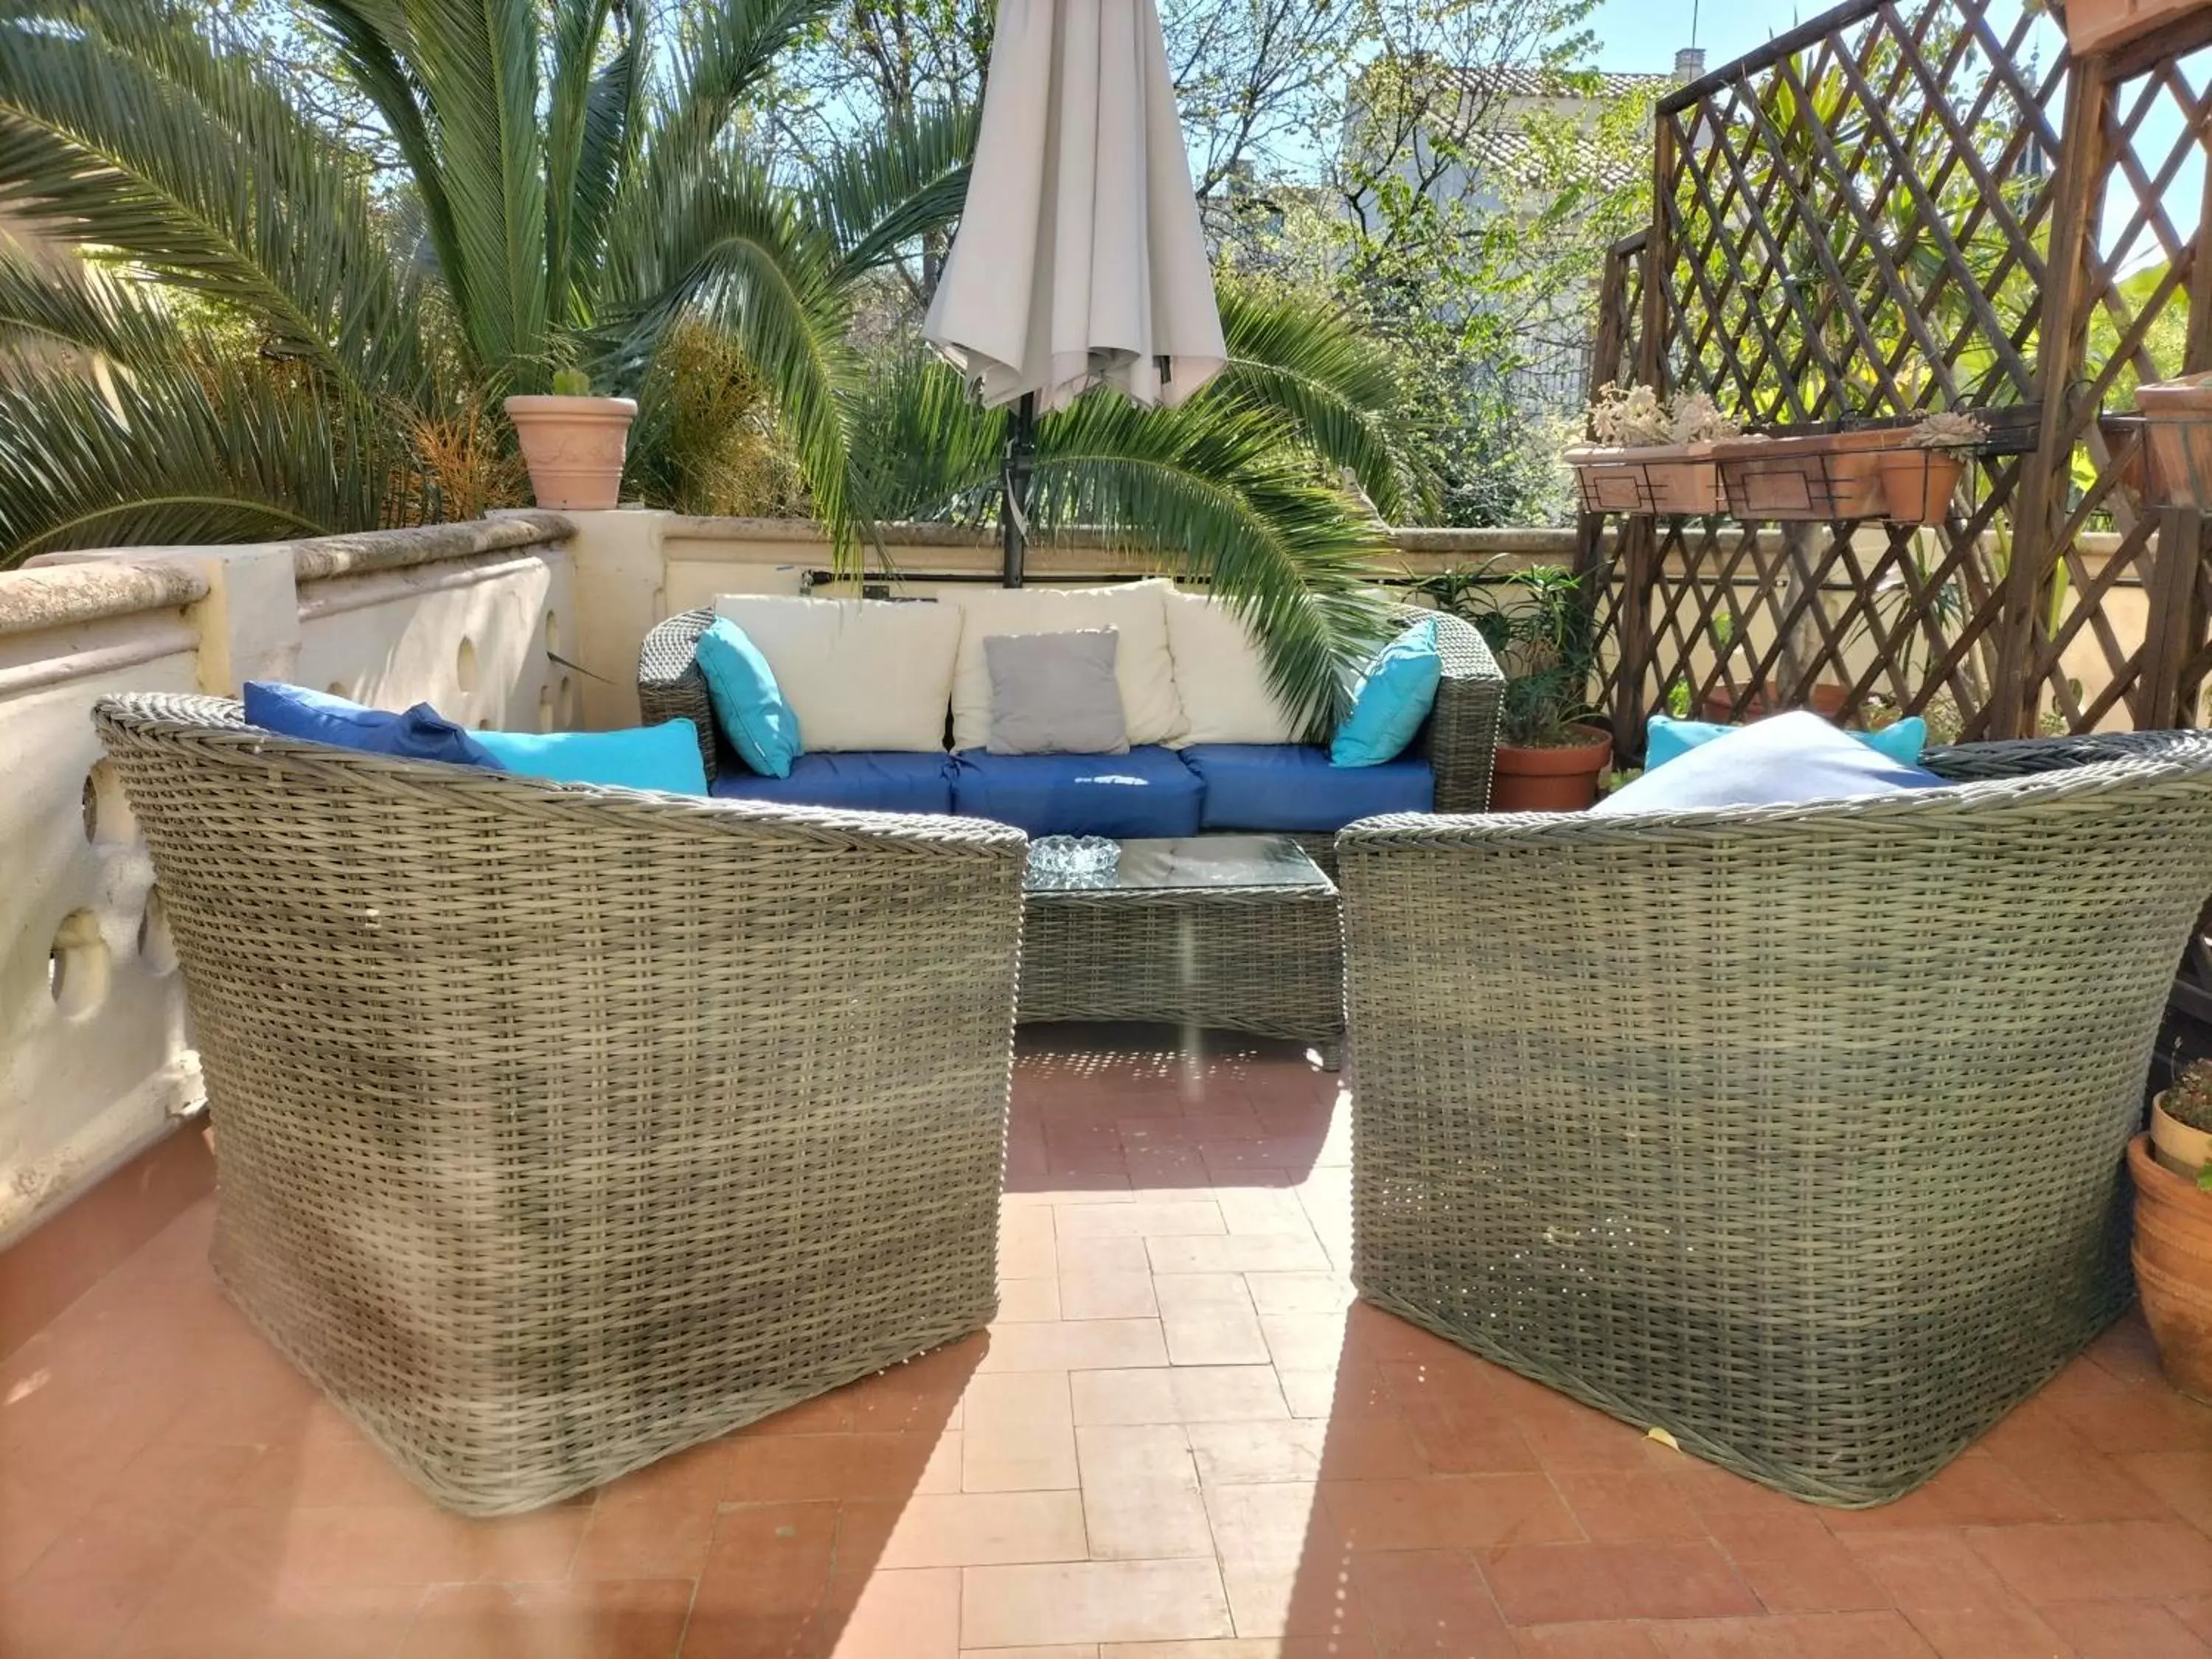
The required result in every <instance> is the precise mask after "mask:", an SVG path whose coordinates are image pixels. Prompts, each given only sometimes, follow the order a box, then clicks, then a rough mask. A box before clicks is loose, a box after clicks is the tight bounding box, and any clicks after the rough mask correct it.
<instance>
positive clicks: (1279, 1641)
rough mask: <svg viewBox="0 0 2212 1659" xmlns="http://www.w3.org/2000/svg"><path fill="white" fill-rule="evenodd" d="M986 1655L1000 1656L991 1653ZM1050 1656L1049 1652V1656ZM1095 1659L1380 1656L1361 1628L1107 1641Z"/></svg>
mask: <svg viewBox="0 0 2212 1659" xmlns="http://www.w3.org/2000/svg"><path fill="white" fill-rule="evenodd" d="M985 1659H1000V1656H999V1655H998V1654H995V1653H994V1654H990V1655H988V1656H985ZM1048 1659H1049V1656H1048ZM1098 1659H1379V1656H1378V1654H1377V1652H1376V1647H1375V1644H1374V1643H1373V1642H1372V1641H1370V1639H1369V1638H1368V1636H1367V1633H1366V1632H1364V1631H1356V1630H1349V1629H1347V1630H1343V1631H1339V1632H1334V1634H1331V1635H1328V1636H1266V1637H1231V1638H1227V1639H1226V1640H1224V1641H1218V1642H1109V1643H1106V1644H1104V1645H1103V1646H1102V1647H1101V1648H1100V1649H1099V1650H1098Z"/></svg>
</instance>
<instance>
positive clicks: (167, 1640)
mask: <svg viewBox="0 0 2212 1659" xmlns="http://www.w3.org/2000/svg"><path fill="white" fill-rule="evenodd" d="M430 1594H431V1592H430V1590H429V1589H426V1588H425V1587H423V1586H422V1585H415V1584H410V1585H370V1586H349V1587H343V1588H325V1589H323V1590H322V1591H321V1592H320V1593H319V1594H318V1595H314V1596H313V1597H312V1598H309V1597H302V1596H301V1595H299V1594H298V1593H297V1592H296V1590H295V1589H280V1590H277V1591H275V1592H270V1591H268V1590H266V1589H263V1590H261V1591H260V1592H259V1593H258V1594H250V1595H244V1596H235V1597H232V1598H229V1599H227V1600H225V1601H222V1602H220V1603H217V1602H216V1601H211V1600H208V1599H202V1600H201V1601H199V1602H198V1603H197V1606H196V1607H192V1608H191V1609H190V1610H185V1609H180V1608H179V1607H176V1606H175V1605H173V1604H172V1603H170V1602H169V1601H166V1600H165V1599H164V1598H162V1597H161V1596H159V1595H157V1596H156V1597H155V1600H154V1601H151V1602H149V1604H148V1605H147V1607H146V1608H145V1610H144V1611H143V1612H142V1613H140V1614H139V1615H138V1617H137V1619H136V1620H133V1621H132V1623H131V1626H130V1628H129V1629H127V1630H125V1632H123V1635H122V1637H121V1638H120V1639H119V1640H118V1642H117V1644H116V1645H115V1647H114V1648H113V1650H112V1659H210V1656H215V1655H220V1656H222V1659H307V1656H310V1655H312V1656H313V1659H391V1656H392V1654H393V1653H394V1652H395V1651H397V1650H398V1646H399V1644H400V1643H401V1641H402V1640H403V1639H404V1638H405V1637H406V1635H407V1632H408V1631H409V1629H410V1627H411V1626H413V1624H414V1622H415V1616H416V1610H417V1609H418V1608H419V1607H421V1606H422V1601H424V1599H425V1598H426V1597H428V1595H430ZM532 1659H535V1656H534V1655H533V1656H532Z"/></svg>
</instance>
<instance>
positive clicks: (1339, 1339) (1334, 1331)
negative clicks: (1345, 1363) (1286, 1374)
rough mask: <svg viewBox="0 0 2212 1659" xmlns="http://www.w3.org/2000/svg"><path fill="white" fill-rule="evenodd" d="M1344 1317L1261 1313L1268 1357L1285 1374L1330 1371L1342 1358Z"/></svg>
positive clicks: (1314, 1314)
mask: <svg viewBox="0 0 2212 1659" xmlns="http://www.w3.org/2000/svg"><path fill="white" fill-rule="evenodd" d="M1344 1323H1345V1322H1344V1315H1343V1314H1342V1313H1341V1312H1336V1313H1304V1314H1282V1313H1277V1314H1261V1316H1260V1330H1261V1334H1262V1335H1264V1336H1265V1337H1266V1339H1267V1356H1268V1358H1271V1359H1273V1361H1274V1363H1275V1364H1277V1365H1279V1366H1280V1367H1281V1368H1282V1369H1283V1370H1286V1371H1325V1370H1333V1369H1334V1367H1335V1365H1336V1364H1337V1363H1338V1362H1339V1360H1340V1359H1341V1358H1343V1355H1344V1340H1345V1339H1344Z"/></svg>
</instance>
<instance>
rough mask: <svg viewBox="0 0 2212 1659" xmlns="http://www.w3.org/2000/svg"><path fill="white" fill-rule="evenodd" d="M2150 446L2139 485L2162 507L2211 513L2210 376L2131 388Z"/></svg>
mask: <svg viewBox="0 0 2212 1659" xmlns="http://www.w3.org/2000/svg"><path fill="white" fill-rule="evenodd" d="M2136 409H2137V410H2140V411H2141V412H2142V419H2143V431H2144V435H2145V436H2146V438H2147V440H2148V444H2149V447H2150V465H2149V467H2148V469H2147V470H2146V476H2145V479H2144V482H2145V483H2146V484H2148V486H2149V489H2148V492H2147V493H2148V495H2150V497H2151V498H2152V499H2154V500H2155V501H2159V502H2160V503H2161V504H2162V505H2164V506H2166V507H2196V508H2197V509H2199V510H2200V511H2204V510H2212V374H2191V375H2186V376H2185V377H2184V378H2182V379H2181V380H2163V381H2159V382H2156V383H2154V384H2153V385H2150V386H2137V387H2136Z"/></svg>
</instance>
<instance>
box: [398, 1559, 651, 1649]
mask: <svg viewBox="0 0 2212 1659" xmlns="http://www.w3.org/2000/svg"><path fill="white" fill-rule="evenodd" d="M690 1606H691V1583H690V1580H689V1579H684V1578H674V1579H647V1580H642V1581H640V1580H609V1581H605V1582H602V1583H582V1584H449V1585H444V1586H441V1587H440V1588H438V1589H433V1590H432V1591H431V1592H430V1594H429V1596H428V1599H427V1600H426V1601H424V1602H423V1603H422V1609H421V1611H420V1612H418V1613H416V1615H415V1623H414V1626H413V1628H412V1629H410V1631H409V1632H407V1637H406V1639H405V1640H404V1642H403V1643H402V1644H400V1648H399V1653H400V1659H449V1656H450V1659H484V1656H486V1655H488V1654H504V1653H512V1654H527V1655H529V1656H530V1659H672V1656H674V1654H675V1653H676V1650H677V1647H678V1644H679V1643H680V1642H681V1641H682V1640H683V1638H684V1620H685V1618H686V1616H687V1615H688V1614H689V1613H690Z"/></svg>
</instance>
